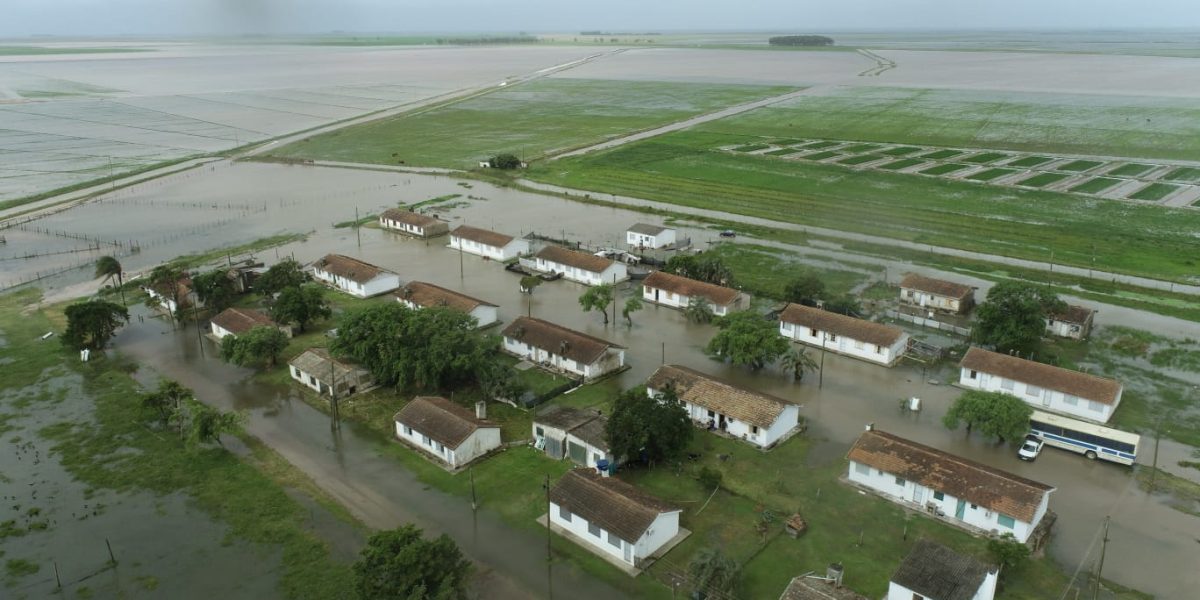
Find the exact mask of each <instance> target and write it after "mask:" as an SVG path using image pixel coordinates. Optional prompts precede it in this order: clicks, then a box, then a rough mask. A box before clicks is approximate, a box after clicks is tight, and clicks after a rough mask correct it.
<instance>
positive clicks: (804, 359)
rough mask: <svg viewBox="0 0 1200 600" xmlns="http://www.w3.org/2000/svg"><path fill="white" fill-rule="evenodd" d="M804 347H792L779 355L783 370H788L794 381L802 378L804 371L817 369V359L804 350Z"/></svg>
mask: <svg viewBox="0 0 1200 600" xmlns="http://www.w3.org/2000/svg"><path fill="white" fill-rule="evenodd" d="M806 350H807V349H806V348H799V349H796V348H792V349H791V350H789V351H788V353H787V354H784V355H783V356H781V357H779V362H780V363H781V366H782V367H783V370H784V372H790V373H791V374H792V375H793V376H794V377H795V378H796V381H803V380H804V373H805V372H807V371H816V370H817V361H815V360H813V359H812V357H811V356H809V355H808V352H806Z"/></svg>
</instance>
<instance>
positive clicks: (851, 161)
mask: <svg viewBox="0 0 1200 600" xmlns="http://www.w3.org/2000/svg"><path fill="white" fill-rule="evenodd" d="M881 158H884V157H883V156H879V155H877V154H859V155H857V156H851V157H848V158H843V159H842V160H839V161H838V163H840V164H843V165H861V164H863V163H869V162H871V161H876V160H879V159H881Z"/></svg>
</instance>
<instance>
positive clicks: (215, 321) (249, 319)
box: [209, 307, 292, 340]
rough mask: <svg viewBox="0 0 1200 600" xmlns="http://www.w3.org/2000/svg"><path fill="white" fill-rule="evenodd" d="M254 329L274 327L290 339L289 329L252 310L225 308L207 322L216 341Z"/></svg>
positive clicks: (290, 330) (261, 312) (258, 311)
mask: <svg viewBox="0 0 1200 600" xmlns="http://www.w3.org/2000/svg"><path fill="white" fill-rule="evenodd" d="M255 327H274V328H276V329H278V330H280V331H282V332H284V333H285V334H287V336H288V337H292V328H291V327H288V326H286V325H280V324H278V323H276V322H275V321H272V320H271V317H269V316H267V314H266V313H264V312H263V311H261V310H254V309H252V308H236V307H235V308H227V309H225V310H223V311H221V313H220V314H218V315H217V316H215V317H213V318H212V320H211V321H209V328H210V329H211V331H212V335H213V337H215V338H217V339H218V340H221V339H225V336H229V335H232V336H234V337H237V336H239V335H241V334H243V333H246V332H247V331H250V330H251V329H254V328H255Z"/></svg>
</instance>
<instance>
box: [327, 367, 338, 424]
mask: <svg viewBox="0 0 1200 600" xmlns="http://www.w3.org/2000/svg"><path fill="white" fill-rule="evenodd" d="M338 412H339V411H338V402H337V375H336V373H335V372H334V364H333V357H332V356H331V357H329V413H330V416H331V417H333V420H332V421H331V422H330V423H329V427H330V429H337V428H338Z"/></svg>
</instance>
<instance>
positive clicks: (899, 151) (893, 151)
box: [880, 146, 921, 156]
mask: <svg viewBox="0 0 1200 600" xmlns="http://www.w3.org/2000/svg"><path fill="white" fill-rule="evenodd" d="M920 151H921V148H918V147H916V146H898V147H896V148H888V149H887V150H884V151H883V152H880V154H885V155H887V156H907V155H909V154H912V153H913V152H920Z"/></svg>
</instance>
